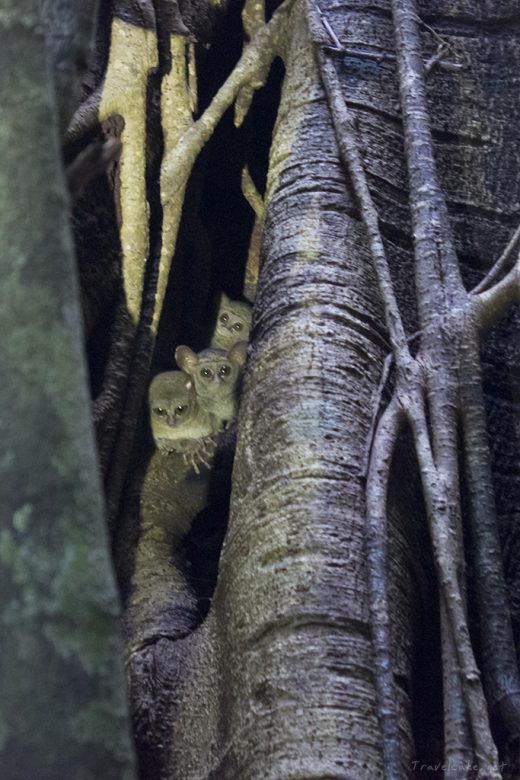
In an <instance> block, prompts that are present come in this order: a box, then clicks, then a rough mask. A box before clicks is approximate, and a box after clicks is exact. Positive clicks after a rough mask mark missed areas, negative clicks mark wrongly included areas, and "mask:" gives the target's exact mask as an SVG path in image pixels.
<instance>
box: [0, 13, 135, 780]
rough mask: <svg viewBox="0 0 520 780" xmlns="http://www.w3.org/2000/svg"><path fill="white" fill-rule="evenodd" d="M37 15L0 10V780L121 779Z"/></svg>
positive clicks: (112, 630) (116, 633)
mask: <svg viewBox="0 0 520 780" xmlns="http://www.w3.org/2000/svg"><path fill="white" fill-rule="evenodd" d="M37 6H38V4H37V3H35V2H22V3H19V2H5V1H4V2H1V3H0V94H1V95H2V115H1V118H0V157H1V159H2V164H1V166H0V198H1V208H0V241H1V244H2V250H1V253H0V265H1V271H2V285H1V287H0V328H1V330H2V334H3V335H2V349H1V351H0V353H1V354H0V375H1V382H0V399H1V401H0V403H1V410H2V411H1V412H0V431H1V438H2V456H1V458H0V594H1V602H2V606H1V610H0V621H1V631H0V645H1V649H0V655H1V659H2V660H1V662H0V690H1V694H0V776H1V777H2V780H28V778H39V780H56V778H58V777H59V778H66V777H68V778H75V779H77V780H94V778H99V777H103V778H107V780H108V779H110V778H111V779H112V780H121V778H128V780H130V778H132V777H134V771H133V755H132V748H131V740H130V736H129V729H128V718H127V706H126V695H125V684H124V678H123V674H122V665H121V658H120V652H121V647H120V630H119V604H118V597H117V594H116V589H115V585H114V578H113V573H112V567H111V562H110V558H109V553H108V546H107V536H106V531H105V521H104V507H103V498H102V493H101V485H100V480H99V476H98V467H97V463H96V457H95V445H94V439H93V429H92V422H91V414H90V402H89V396H88V389H87V376H86V370H85V360H84V354H83V345H82V332H81V314H80V308H79V298H78V282H77V275H76V269H75V263H74V253H73V246H72V240H71V231H70V225H69V202H68V195H67V191H66V186H65V180H64V175H63V167H62V159H61V149H60V128H59V117H58V112H57V109H56V103H55V99H54V90H53V87H52V75H51V74H52V71H51V68H50V63H49V61H48V52H47V51H46V45H45V38H44V36H43V29H42V24H41V19H40V17H39V14H38V11H37Z"/></svg>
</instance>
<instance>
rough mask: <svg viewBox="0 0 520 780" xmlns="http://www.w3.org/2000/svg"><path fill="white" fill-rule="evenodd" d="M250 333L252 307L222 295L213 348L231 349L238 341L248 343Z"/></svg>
mask: <svg viewBox="0 0 520 780" xmlns="http://www.w3.org/2000/svg"><path fill="white" fill-rule="evenodd" d="M250 331H251V306H250V305H249V304H248V303H242V302H241V301H232V300H231V299H230V298H228V296H227V295H226V293H222V295H221V298H220V306H219V310H218V315H217V322H216V324H215V331H214V333H213V337H212V339H211V346H212V347H219V348H220V349H230V348H231V347H232V346H233V344H236V343H237V342H238V341H248V340H249V333H250Z"/></svg>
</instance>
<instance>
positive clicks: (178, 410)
mask: <svg viewBox="0 0 520 780" xmlns="http://www.w3.org/2000/svg"><path fill="white" fill-rule="evenodd" d="M187 408H188V407H187V406H182V405H181V404H179V405H178V406H177V408H176V409H175V414H184V412H185V411H186V409H187Z"/></svg>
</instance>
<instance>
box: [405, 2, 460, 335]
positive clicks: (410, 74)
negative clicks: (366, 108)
mask: <svg viewBox="0 0 520 780" xmlns="http://www.w3.org/2000/svg"><path fill="white" fill-rule="evenodd" d="M392 15H393V21H394V34H395V42H396V50H397V57H398V66H399V90H400V96H401V107H402V114H403V126H404V136H405V151H406V161H407V165H408V178H409V183H410V203H411V217H412V225H413V235H414V243H415V256H416V286H417V297H418V309H419V317H420V322H421V326H422V327H423V329H425V330H426V331H427V332H426V334H425V337H426V338H428V329H427V326H428V325H431V324H432V321H433V320H435V319H436V318H437V317H438V316H439V315H442V314H446V313H448V312H449V311H450V310H451V309H452V307H453V303H454V298H459V297H460V296H461V295H463V294H465V291H464V287H463V284H462V280H461V276H460V271H459V266H458V261H457V256H456V253H455V249H454V244H453V238H452V234H451V228H450V224H449V220H448V211H447V207H446V200H445V198H444V195H443V192H442V189H441V186H440V184H439V179H438V175H437V168H436V164H435V158H434V152H433V139H432V134H431V129H430V121H429V115H428V106H427V99H426V83H425V72H424V63H423V59H422V52H421V43H420V37H419V30H418V26H417V22H418V17H417V12H416V9H415V3H414V2H413V0H392ZM439 289H440V290H441V291H442V294H441V295H439Z"/></svg>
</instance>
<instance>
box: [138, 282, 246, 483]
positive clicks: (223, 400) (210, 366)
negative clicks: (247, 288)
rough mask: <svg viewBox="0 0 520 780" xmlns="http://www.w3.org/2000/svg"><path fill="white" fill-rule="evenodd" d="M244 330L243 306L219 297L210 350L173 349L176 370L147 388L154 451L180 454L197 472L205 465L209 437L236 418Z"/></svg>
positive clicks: (212, 443) (211, 446)
mask: <svg viewBox="0 0 520 780" xmlns="http://www.w3.org/2000/svg"><path fill="white" fill-rule="evenodd" d="M250 327H251V307H250V306H249V304H247V303H241V302H239V301H232V300H230V299H229V298H228V297H227V295H226V294H225V293H223V294H222V296H221V302H220V309H219V312H218V318H217V324H216V327H215V332H214V334H213V337H212V341H211V347H209V348H208V349H205V350H203V351H202V352H199V353H198V354H197V353H195V352H193V350H191V349H190V348H189V347H186V346H180V347H178V348H177V350H176V352H175V359H176V361H177V365H178V366H179V368H180V369H181V371H166V372H164V373H162V374H158V376H156V377H155V378H154V380H153V381H152V383H151V385H150V389H149V394H148V400H149V408H150V423H151V428H152V433H153V437H154V441H155V444H156V446H157V448H158V449H159V450H161V451H162V452H165V453H168V452H181V453H182V454H183V459H184V461H185V462H186V463H191V465H192V466H193V467H194V468H195V470H196V471H197V473H198V468H197V461H198V462H199V463H204V464H205V465H207V466H209V463H208V458H210V457H211V456H212V454H213V452H214V449H215V446H216V442H215V438H214V435H215V434H217V433H218V432H219V431H221V430H222V428H223V426H224V425H227V424H229V423H230V422H231V421H232V420H234V419H235V417H236V415H237V409H238V394H239V382H240V375H241V373H242V369H243V367H244V364H245V361H246V351H247V341H246V340H245V339H247V338H248V336H249V331H250ZM219 345H225V346H223V347H222V348H220V346H219Z"/></svg>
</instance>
